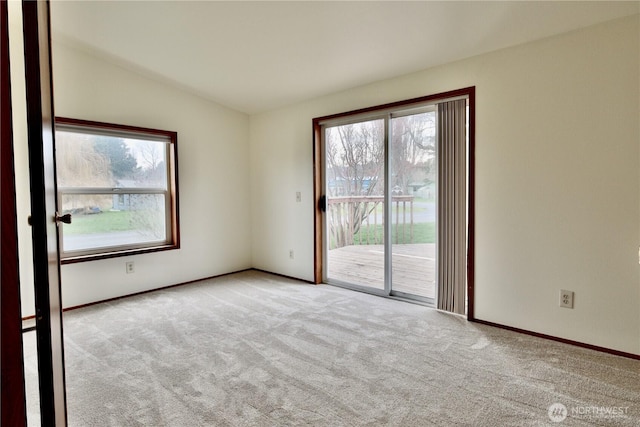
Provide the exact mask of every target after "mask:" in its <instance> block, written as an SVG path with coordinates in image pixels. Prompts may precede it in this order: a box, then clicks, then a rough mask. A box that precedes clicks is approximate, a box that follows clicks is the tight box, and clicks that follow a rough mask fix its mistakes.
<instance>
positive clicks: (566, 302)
mask: <svg viewBox="0 0 640 427" xmlns="http://www.w3.org/2000/svg"><path fill="white" fill-rule="evenodd" d="M560 307H564V308H573V292H572V291H565V290H564V289H560Z"/></svg>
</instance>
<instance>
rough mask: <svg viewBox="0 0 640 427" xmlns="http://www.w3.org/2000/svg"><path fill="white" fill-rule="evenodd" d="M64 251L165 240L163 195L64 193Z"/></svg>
mask: <svg viewBox="0 0 640 427" xmlns="http://www.w3.org/2000/svg"><path fill="white" fill-rule="evenodd" d="M61 199H62V209H63V212H64V213H71V214H72V216H73V218H72V222H71V224H64V233H63V239H62V245H63V250H64V251H65V252H68V251H82V250H87V249H95V248H106V247H112V246H122V245H140V244H146V243H153V242H164V241H165V240H166V238H167V236H166V222H165V196H164V195H163V194H130V193H124V194H114V195H96V194H91V195H84V194H65V195H62V197H61Z"/></svg>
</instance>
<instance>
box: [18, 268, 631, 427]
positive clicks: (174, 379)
mask: <svg viewBox="0 0 640 427" xmlns="http://www.w3.org/2000/svg"><path fill="white" fill-rule="evenodd" d="M64 328H65V351H66V373H67V399H68V411H69V425H70V426H185V427H186V426H292V425H295V426H298V425H310V426H385V425H390V426H428V425H441V426H463V425H464V426H492V427H493V426H545V425H562V426H581V425H615V426H639V425H640V362H638V361H635V360H630V359H625V358H621V357H616V356H611V355H607V354H603V353H599V352H595V351H590V350H586V349H581V348H578V347H573V346H569V345H564V344H560V343H555V342H551V341H547V340H543V339H538V338H534V337H529V336H525V335H521V334H516V333H512V332H508V331H504V330H500V329H495V328H491V327H487V326H483V325H477V324H473V323H468V322H466V321H465V320H464V319H462V318H460V317H457V316H452V315H447V314H443V313H440V312H438V311H435V310H432V309H429V308H426V307H423V306H419V305H414V304H409V303H404V302H399V301H394V300H390V299H384V298H379V297H374V296H370V295H366V294H362V293H357V292H352V291H348V290H344V289H340V288H336V287H331V286H326V285H322V286H312V285H308V284H304V283H300V282H296V281H294V280H288V279H283V278H281V277H277V276H272V275H268V274H264V273H260V272H254V271H249V272H244V273H239V274H234V275H230V276H226V277H221V278H218V279H214V280H208V281H203V282H200V283H196V284H191V285H186V286H182V287H177V288H173V289H168V290H163V291H158V292H154V293H150V294H145V295H141V296H137V297H132V298H127V299H122V300H119V301H117V302H112V303H104V304H100V305H95V306H92V307H88V308H84V309H79V310H74V311H71V312H68V313H66V314H65V319H64ZM28 360H32V359H28ZM27 370H28V371H29V369H27ZM554 404H562V405H564V406H560V405H555V406H553V407H552V410H551V417H550V415H549V407H550V406H551V405H554ZM563 408H564V409H563ZM554 409H555V412H554ZM30 410H31V413H33V407H32V408H31V409H30ZM565 410H566V412H564V413H563V411H565ZM564 415H568V416H567V418H566V419H564V421H562V422H559V423H555V422H552V418H553V419H555V420H556V421H559V420H560V419H561V418H562V417H563V416H564Z"/></svg>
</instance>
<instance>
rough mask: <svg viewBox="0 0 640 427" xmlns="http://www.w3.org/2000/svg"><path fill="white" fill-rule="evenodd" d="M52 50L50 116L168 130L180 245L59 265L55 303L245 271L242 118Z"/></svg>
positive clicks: (98, 62)
mask: <svg viewBox="0 0 640 427" xmlns="http://www.w3.org/2000/svg"><path fill="white" fill-rule="evenodd" d="M52 55H53V75H54V101H55V113H56V115H57V116H64V117H72V118H76V119H85V120H96V121H102V122H110V123H118V124H127V125H132V126H141V127H150V128H157V129H165V130H171V131H177V132H178V143H177V145H178V163H179V164H178V168H179V203H180V206H179V208H180V236H181V248H180V249H179V250H171V251H164V252H157V253H152V254H144V255H136V256H128V257H120V258H113V259H107V260H101V261H91V262H83V263H77V264H68V265H63V266H62V298H63V305H64V307H70V306H76V305H80V304H86V303H89V302H93V301H98V300H104V299H107V298H112V297H116V296H121V295H127V294H131V293H135V292H140V291H144V290H148V289H154V288H158V287H162V286H167V285H173V284H177V283H182V282H186V281H190V280H196V279H201V278H205V277H209V276H214V275H219V274H224V273H228V272H233V271H238V270H242V269H246V268H249V267H250V266H251V248H250V215H249V211H250V197H249V195H250V193H249V171H248V163H247V158H248V155H249V151H248V148H249V147H248V139H249V132H248V129H249V119H248V116H246V115H245V114H241V113H238V112H235V111H232V110H230V109H227V108H224V107H221V106H218V105H216V104H213V103H211V102H208V101H206V100H204V99H201V98H198V97H196V96H194V95H191V94H188V93H185V92H184V91H181V90H179V89H175V88H173V87H171V86H168V85H165V84H162V83H158V82H156V81H153V80H149V79H147V78H145V77H142V76H141V75H138V74H136V73H134V72H131V71H128V70H126V69H124V68H122V67H120V66H117V65H114V64H112V63H109V62H105V61H104V60H102V59H100V58H99V57H98V56H94V55H91V54H88V53H86V52H83V51H81V50H79V49H77V48H75V47H72V46H69V45H66V44H62V43H58V42H56V41H55V40H54V44H53V48H52ZM25 161H26V159H25ZM18 191H19V192H20V191H23V192H24V191H26V192H27V193H28V188H24V186H22V187H21V188H19V190H18ZM21 215H23V216H24V215H28V214H27V213H25V212H23V213H21ZM126 261H134V262H135V273H133V274H126V273H125V262H126ZM24 278H25V277H23V278H22V279H23V285H22V289H23V290H22V294H23V298H24V296H28V295H29V292H30V289H29V288H31V287H32V286H33V285H32V283H27V281H26V280H24ZM27 308H28V307H27ZM29 314H30V313H28V312H26V311H24V308H23V315H25V316H26V315H29ZM31 314H32V313H31Z"/></svg>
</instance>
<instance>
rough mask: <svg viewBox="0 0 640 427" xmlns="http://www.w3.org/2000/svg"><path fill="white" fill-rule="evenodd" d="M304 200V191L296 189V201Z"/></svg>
mask: <svg viewBox="0 0 640 427" xmlns="http://www.w3.org/2000/svg"><path fill="white" fill-rule="evenodd" d="M301 201H302V193H301V192H299V191H296V202H298V203H300V202H301Z"/></svg>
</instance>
